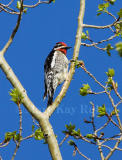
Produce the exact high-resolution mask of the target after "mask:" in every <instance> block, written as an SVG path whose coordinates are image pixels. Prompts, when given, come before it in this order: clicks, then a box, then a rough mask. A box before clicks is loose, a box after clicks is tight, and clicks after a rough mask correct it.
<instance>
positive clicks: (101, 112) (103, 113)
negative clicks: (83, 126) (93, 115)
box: [98, 104, 106, 117]
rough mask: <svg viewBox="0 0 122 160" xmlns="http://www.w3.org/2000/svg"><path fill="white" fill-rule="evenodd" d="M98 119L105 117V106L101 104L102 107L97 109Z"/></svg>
mask: <svg viewBox="0 0 122 160" xmlns="http://www.w3.org/2000/svg"><path fill="white" fill-rule="evenodd" d="M98 113H99V114H98V117H102V116H104V115H106V107H105V104H103V105H102V106H100V107H98Z"/></svg>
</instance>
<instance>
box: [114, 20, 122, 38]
mask: <svg viewBox="0 0 122 160" xmlns="http://www.w3.org/2000/svg"><path fill="white" fill-rule="evenodd" d="M115 28H116V36H121V38H122V23H118V24H115Z"/></svg>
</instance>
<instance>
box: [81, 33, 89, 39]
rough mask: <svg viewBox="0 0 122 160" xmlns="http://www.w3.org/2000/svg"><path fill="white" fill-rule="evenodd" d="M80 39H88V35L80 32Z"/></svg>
mask: <svg viewBox="0 0 122 160" xmlns="http://www.w3.org/2000/svg"><path fill="white" fill-rule="evenodd" d="M81 39H83V40H86V39H88V36H87V35H86V33H84V32H82V35H81Z"/></svg>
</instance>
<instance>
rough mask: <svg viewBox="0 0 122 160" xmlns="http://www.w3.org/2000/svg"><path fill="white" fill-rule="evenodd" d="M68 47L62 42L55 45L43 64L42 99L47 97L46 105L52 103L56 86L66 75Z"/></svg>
mask: <svg viewBox="0 0 122 160" xmlns="http://www.w3.org/2000/svg"><path fill="white" fill-rule="evenodd" d="M69 48H71V47H68V46H67V45H66V44H65V43H63V42H58V43H56V46H55V47H54V48H53V50H52V51H51V52H50V54H49V55H48V57H47V58H46V60H45V64H44V74H45V75H44V82H45V93H44V99H45V98H46V97H47V96H48V103H47V105H48V106H49V105H51V104H52V102H53V95H54V93H55V90H56V88H57V86H58V85H60V84H61V83H62V82H63V81H64V80H65V79H66V76H67V73H68V59H67V57H66V52H67V49H69Z"/></svg>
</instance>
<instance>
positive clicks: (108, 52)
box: [106, 43, 114, 56]
mask: <svg viewBox="0 0 122 160" xmlns="http://www.w3.org/2000/svg"><path fill="white" fill-rule="evenodd" d="M112 49H114V47H112V46H111V44H110V43H109V44H107V46H106V51H107V54H108V56H111V53H110V50H112Z"/></svg>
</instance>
